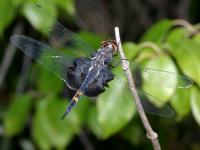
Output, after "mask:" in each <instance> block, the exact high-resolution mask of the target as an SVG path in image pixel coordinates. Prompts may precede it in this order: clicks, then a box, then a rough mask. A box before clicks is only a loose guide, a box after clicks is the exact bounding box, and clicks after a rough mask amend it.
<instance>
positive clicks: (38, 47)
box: [10, 35, 73, 83]
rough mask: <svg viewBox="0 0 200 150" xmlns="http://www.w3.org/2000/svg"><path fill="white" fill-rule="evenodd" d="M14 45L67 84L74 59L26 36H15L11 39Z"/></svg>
mask: <svg viewBox="0 0 200 150" xmlns="http://www.w3.org/2000/svg"><path fill="white" fill-rule="evenodd" d="M10 40H11V42H12V44H14V45H15V46H16V47H18V48H19V49H21V50H22V51H23V52H24V53H25V54H26V55H28V56H29V57H31V58H33V59H35V60H36V61H37V62H39V63H40V64H41V65H42V66H44V67H45V68H46V69H47V70H49V71H50V72H52V73H54V74H55V75H56V76H57V77H59V78H60V79H61V80H63V81H64V82H65V83H67V82H66V81H65V79H66V74H67V71H68V69H69V68H68V67H70V66H71V65H72V64H71V63H72V61H73V57H68V56H66V55H63V54H62V53H59V52H58V51H55V50H54V49H53V48H51V47H49V46H47V45H45V44H43V43H42V42H39V41H37V40H34V39H32V38H30V37H26V36H24V35H13V36H11V38H10Z"/></svg>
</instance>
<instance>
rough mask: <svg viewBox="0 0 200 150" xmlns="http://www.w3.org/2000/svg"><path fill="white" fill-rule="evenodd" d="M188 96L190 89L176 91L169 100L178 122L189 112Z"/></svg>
mask: <svg viewBox="0 0 200 150" xmlns="http://www.w3.org/2000/svg"><path fill="white" fill-rule="evenodd" d="M190 94H191V88H189V89H177V90H176V92H175V94H174V96H173V97H172V98H171V101H170V103H171V105H172V106H173V108H174V109H175V111H176V114H177V118H178V119H179V120H180V119H182V118H183V117H185V116H186V115H187V114H188V113H189V112H190Z"/></svg>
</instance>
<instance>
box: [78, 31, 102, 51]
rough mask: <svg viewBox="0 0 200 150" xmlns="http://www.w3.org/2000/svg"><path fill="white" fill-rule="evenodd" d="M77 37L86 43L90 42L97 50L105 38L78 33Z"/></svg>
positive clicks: (87, 33)
mask: <svg viewBox="0 0 200 150" xmlns="http://www.w3.org/2000/svg"><path fill="white" fill-rule="evenodd" d="M77 35H78V36H79V37H80V38H82V39H84V41H86V42H88V43H89V44H90V45H91V46H92V48H95V49H96V50H97V49H98V48H99V47H100V46H101V42H102V40H103V37H101V36H97V35H95V34H92V33H89V32H78V33H77Z"/></svg>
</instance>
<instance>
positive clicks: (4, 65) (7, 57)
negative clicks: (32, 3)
mask: <svg viewBox="0 0 200 150" xmlns="http://www.w3.org/2000/svg"><path fill="white" fill-rule="evenodd" d="M22 28H23V27H22V25H21V24H17V25H16V26H15V29H14V33H16V34H20V33H22ZM15 51H16V48H15V47H14V46H13V45H12V44H11V43H9V44H8V47H7V48H6V50H5V54H4V56H3V60H2V62H1V64H0V87H1V86H2V84H3V81H4V78H5V76H6V74H7V72H8V69H9V67H10V65H11V62H12V60H13V57H14V54H15Z"/></svg>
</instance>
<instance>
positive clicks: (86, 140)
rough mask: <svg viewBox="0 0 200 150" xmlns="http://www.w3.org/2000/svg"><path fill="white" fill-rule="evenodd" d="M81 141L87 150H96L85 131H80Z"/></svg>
mask: <svg viewBox="0 0 200 150" xmlns="http://www.w3.org/2000/svg"><path fill="white" fill-rule="evenodd" d="M79 139H80V141H81V143H82V144H83V146H84V147H85V150H94V147H93V146H92V144H91V142H90V140H89V138H88V137H87V135H86V133H85V131H84V130H83V129H81V130H80V134H79Z"/></svg>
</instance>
